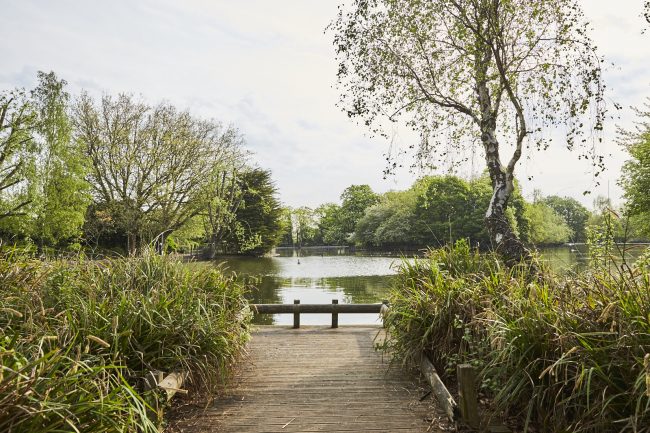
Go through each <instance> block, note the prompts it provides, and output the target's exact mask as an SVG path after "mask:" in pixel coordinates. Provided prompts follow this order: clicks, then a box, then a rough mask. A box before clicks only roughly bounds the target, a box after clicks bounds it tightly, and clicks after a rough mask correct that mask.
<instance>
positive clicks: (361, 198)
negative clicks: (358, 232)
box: [339, 185, 379, 241]
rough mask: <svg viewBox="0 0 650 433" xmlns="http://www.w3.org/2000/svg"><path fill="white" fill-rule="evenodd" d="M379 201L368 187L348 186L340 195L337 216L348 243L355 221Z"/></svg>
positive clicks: (354, 227)
mask: <svg viewBox="0 0 650 433" xmlns="http://www.w3.org/2000/svg"><path fill="white" fill-rule="evenodd" d="M378 201H379V196H378V195H377V194H375V193H374V192H373V190H372V189H371V188H370V186H368V185H350V186H349V187H347V188H345V190H344V191H343V193H342V194H341V202H342V203H341V211H340V214H339V218H340V225H341V231H342V232H343V233H345V234H346V238H347V240H348V241H349V239H350V236H352V234H353V233H354V231H355V229H356V225H357V221H359V220H360V219H361V217H362V216H363V213H364V212H365V211H366V209H367V208H368V207H370V206H372V205H373V204H375V203H377V202H378Z"/></svg>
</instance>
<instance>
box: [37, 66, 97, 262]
mask: <svg viewBox="0 0 650 433" xmlns="http://www.w3.org/2000/svg"><path fill="white" fill-rule="evenodd" d="M38 80H39V84H38V86H37V87H36V89H34V90H33V91H32V100H33V105H34V107H35V110H36V114H37V121H36V128H35V132H36V137H35V139H36V142H37V145H38V154H39V157H38V159H37V161H36V164H35V170H34V175H33V176H32V179H30V182H31V183H32V184H33V185H32V189H33V190H34V192H33V194H34V199H33V202H32V203H31V205H30V214H31V216H32V226H33V227H32V229H31V230H30V236H31V237H32V238H33V239H34V240H35V241H36V243H37V245H38V246H39V249H42V247H43V246H44V245H50V246H53V245H58V244H60V243H62V242H65V241H69V240H74V239H78V238H79V237H80V235H81V228H82V226H83V224H84V218H85V214H86V208H87V206H88V203H89V194H88V189H89V186H88V183H87V182H86V180H85V174H86V161H85V158H84V156H83V153H82V149H81V148H80V147H79V146H78V144H77V143H75V142H74V141H73V140H72V135H71V129H72V126H71V123H70V118H69V115H68V102H69V99H70V95H69V94H68V93H67V92H66V90H65V86H66V84H67V83H66V81H65V80H59V79H58V78H57V76H56V75H55V74H54V72H50V73H44V72H40V71H39V72H38Z"/></svg>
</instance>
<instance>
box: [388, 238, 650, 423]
mask: <svg viewBox="0 0 650 433" xmlns="http://www.w3.org/2000/svg"><path fill="white" fill-rule="evenodd" d="M601 259H602V257H601ZM649 264H650V260H648V256H646V257H642V258H641V259H639V260H638V261H637V262H636V264H635V265H634V266H628V265H626V264H620V263H617V262H614V261H611V260H610V261H606V260H601V261H599V262H597V265H596V266H594V267H593V268H592V269H591V270H590V271H588V272H584V273H581V274H573V275H566V276H561V277H560V276H556V275H553V274H552V273H551V272H550V271H548V270H544V271H543V275H542V276H539V275H538V274H535V275H531V272H530V271H529V270H528V269H527V268H526V267H523V266H522V267H518V268H507V267H504V266H503V265H502V264H501V262H500V261H499V259H498V257H497V256H495V255H491V254H479V253H478V252H477V251H474V250H471V249H470V248H469V247H468V246H467V244H466V243H464V242H459V243H457V244H456V246H454V247H449V248H445V249H441V250H434V251H430V252H429V254H428V257H427V259H424V260H418V261H416V262H415V263H412V264H409V263H404V264H403V265H402V267H401V269H400V272H399V276H398V279H397V282H396V284H395V288H394V289H393V291H392V294H391V303H392V306H393V308H392V309H391V312H390V315H389V316H388V318H387V326H388V328H389V331H390V334H391V338H390V340H389V341H388V342H387V347H388V348H390V350H391V351H392V352H393V353H394V354H395V355H396V357H397V359H400V360H401V361H402V362H404V363H413V362H415V361H416V360H417V359H418V356H419V354H420V353H421V352H422V351H424V352H426V353H428V354H429V356H430V357H431V358H432V360H433V361H434V364H435V365H436V367H437V369H438V370H439V371H440V372H441V373H443V374H447V380H453V377H452V376H453V375H452V374H451V373H452V372H453V371H455V365H457V364H458V363H460V362H469V363H472V364H473V365H475V366H476V367H477V368H478V370H479V371H480V381H481V390H482V392H483V393H484V394H486V395H488V396H490V397H491V398H492V399H493V402H494V408H495V411H494V414H495V415H496V416H499V417H514V418H515V419H519V420H521V422H522V427H523V428H525V429H529V428H530V427H531V426H534V427H535V430H537V431H538V430H541V431H547V432H624V431H629V432H647V431H650V266H649ZM537 267H538V268H540V267H543V266H542V265H537Z"/></svg>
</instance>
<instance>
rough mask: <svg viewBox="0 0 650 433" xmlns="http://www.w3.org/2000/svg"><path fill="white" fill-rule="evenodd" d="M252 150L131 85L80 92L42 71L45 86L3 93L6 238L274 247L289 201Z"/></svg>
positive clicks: (255, 249) (107, 245)
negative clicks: (254, 161)
mask: <svg viewBox="0 0 650 433" xmlns="http://www.w3.org/2000/svg"><path fill="white" fill-rule="evenodd" d="M248 155H249V153H248V151H247V150H246V149H245V143H244V140H243V137H242V136H241V134H240V133H239V132H238V131H237V129H235V128H234V127H232V126H224V125H223V124H221V123H220V122H218V121H216V120H205V119H200V118H198V117H196V116H194V115H192V114H191V113H189V112H188V111H181V110H179V109H177V108H176V107H174V106H173V105H171V104H169V103H159V104H157V105H150V104H148V103H146V102H143V101H141V100H139V99H138V98H136V97H134V96H132V95H128V94H120V95H117V96H112V95H106V94H105V95H103V96H102V97H101V98H100V99H95V98H92V97H91V96H90V95H89V94H87V93H85V92H83V93H81V95H79V96H78V97H76V98H71V96H70V94H69V93H68V92H67V91H66V82H65V81H64V80H61V79H59V78H58V77H57V76H56V75H55V74H54V73H53V72H50V73H43V72H39V73H38V86H37V87H36V88H35V89H33V90H31V91H25V90H22V89H14V90H11V91H7V92H2V93H0V238H1V240H2V242H3V243H21V244H27V245H34V246H35V248H37V249H38V250H39V251H44V250H46V249H48V248H50V249H68V250H69V249H72V250H76V249H79V248H81V247H83V246H87V247H91V248H97V249H114V250H117V251H119V252H123V253H125V252H128V253H130V254H134V253H136V252H137V251H139V250H140V249H141V248H143V247H145V246H147V245H152V246H155V247H156V248H158V249H159V250H161V251H162V250H163V249H167V250H169V249H181V250H182V249H188V248H191V247H192V246H200V245H205V246H207V249H208V251H209V254H210V255H214V254H217V253H229V254H262V253H265V252H267V251H268V250H270V249H272V248H273V246H275V245H276V244H277V243H278V242H279V240H280V237H281V235H282V232H283V230H284V228H283V226H282V221H283V220H282V218H281V217H282V215H283V209H282V208H281V206H280V202H279V200H278V198H277V191H276V188H275V186H274V184H273V181H272V179H271V173H270V172H269V171H268V170H263V169H260V168H257V167H254V166H252V165H251V164H250V163H249V161H248Z"/></svg>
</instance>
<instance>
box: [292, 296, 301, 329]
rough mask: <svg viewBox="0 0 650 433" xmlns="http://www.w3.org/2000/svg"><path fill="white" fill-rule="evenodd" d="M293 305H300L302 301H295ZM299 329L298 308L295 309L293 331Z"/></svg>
mask: <svg viewBox="0 0 650 433" xmlns="http://www.w3.org/2000/svg"><path fill="white" fill-rule="evenodd" d="M293 303H294V304H295V305H298V304H300V299H294V300H293ZM298 328H300V312H299V311H298V307H295V311H294V313H293V329H298Z"/></svg>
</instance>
